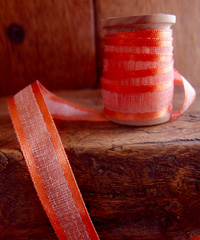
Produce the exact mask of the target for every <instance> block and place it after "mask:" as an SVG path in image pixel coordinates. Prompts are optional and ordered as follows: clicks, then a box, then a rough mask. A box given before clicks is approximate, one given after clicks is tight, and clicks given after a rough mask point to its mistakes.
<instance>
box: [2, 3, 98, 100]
mask: <svg viewBox="0 0 200 240" xmlns="http://www.w3.org/2000/svg"><path fill="white" fill-rule="evenodd" d="M0 9H1V10H0V22H1V25H0V52H1V54H0V96H2V95H6V94H7V95H8V94H13V93H16V92H18V91H19V90H20V89H22V88H23V87H25V86H26V85H28V84H29V83H31V82H33V81H35V80H36V79H38V80H40V81H41V82H42V83H43V84H44V85H45V86H47V87H48V88H49V89H54V90H55V89H73V88H85V87H92V86H94V84H95V83H96V57H95V40H94V19H93V14H94V13H93V4H92V1H91V0H84V1H79V0H72V1H66V0H60V1H55V0H51V1H40V0H35V1H31V0H9V1H3V0H1V1H0ZM13 23H15V24H17V25H19V26H21V27H22V29H23V30H24V34H25V37H24V40H23V41H22V42H21V43H13V42H11V41H10V39H9V38H8V34H7V31H8V27H9V26H10V25H11V24H13ZM13 34H14V35H17V34H18V33H17V32H15V33H13ZM16 37H17V36H16Z"/></svg>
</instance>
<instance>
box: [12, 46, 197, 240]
mask: <svg viewBox="0 0 200 240" xmlns="http://www.w3.org/2000/svg"><path fill="white" fill-rule="evenodd" d="M154 44H155V43H154ZM163 44H165V43H163ZM137 57H138V56H137ZM140 57H141V56H140ZM147 58H148V57H147ZM174 83H175V84H182V85H183V86H184V89H185V101H184V104H183V107H182V109H181V110H180V111H178V112H174V113H172V114H171V120H174V119H175V118H176V117H178V116H179V115H180V114H181V113H183V112H184V111H186V110H187V109H188V107H189V106H190V105H191V104H192V102H193V101H194V99H195V91H194V89H193V88H192V86H191V85H190V84H189V83H188V82H187V80H186V79H184V78H183V77H182V76H181V75H180V74H179V73H178V72H177V71H174ZM104 87H105V86H104ZM8 105H9V111H10V115H11V118H12V122H13V125H14V128H15V131H16V134H17V137H18V140H19V142H20V145H21V148H22V151H23V154H24V158H25V161H26V163H27V166H28V169H29V172H30V175H31V178H32V180H33V183H34V186H35V189H36V191H37V193H38V196H39V198H40V201H41V203H42V205H43V207H44V209H45V211H46V214H47V216H48V217H49V220H50V222H51V224H52V226H53V228H54V230H55V232H56V234H57V236H58V238H59V239H62V240H64V239H68V240H80V239H82V240H87V239H91V240H96V239H99V237H98V235H97V233H96V231H95V228H94V226H93V224H92V222H91V219H90V216H89V214H88V211H87V209H86V207H85V204H84V201H83V198H82V196H81V193H80V191H79V188H78V185H77V183H76V180H75V177H74V175H73V172H72V169H71V167H70V163H69V161H68V158H67V156H66V153H65V150H64V147H63V145H62V143H61V140H60V137H59V134H58V131H57V129H56V126H55V124H54V122H53V118H57V119H62V120H70V121H99V122H100V121H108V120H107V118H106V117H105V115H104V112H103V111H97V110H92V109H88V108H84V107H80V106H78V105H75V104H73V103H70V102H68V101H66V100H63V99H61V98H59V97H57V96H55V95H54V94H52V93H51V92H49V91H48V90H46V89H45V88H44V87H43V86H42V85H41V84H40V83H39V82H38V81H36V82H35V83H33V84H31V85H29V86H28V87H26V88H25V89H23V90H22V91H20V92H19V93H17V94H16V95H15V96H14V97H13V98H11V99H9V101H8ZM52 117H53V118H52ZM193 239H195V240H198V239H200V238H199V237H195V238H193Z"/></svg>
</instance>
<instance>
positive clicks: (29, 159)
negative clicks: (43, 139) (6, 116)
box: [8, 97, 67, 240]
mask: <svg viewBox="0 0 200 240" xmlns="http://www.w3.org/2000/svg"><path fill="white" fill-rule="evenodd" d="M8 108H9V112H10V116H11V119H12V123H13V126H14V129H15V132H16V135H17V138H18V141H19V143H20V146H21V149H22V152H23V155H24V159H25V161H26V164H27V167H28V170H29V172H30V175H31V178H32V181H33V183H34V187H35V189H36V192H37V194H38V197H39V199H40V201H41V203H42V205H43V208H44V210H45V212H46V214H47V216H48V218H49V220H50V222H51V224H52V226H53V228H54V231H55V232H56V234H57V236H58V238H59V239H63V240H64V239H66V240H67V238H66V237H65V233H64V231H63V229H62V227H61V225H60V223H59V221H58V219H57V216H56V214H55V212H54V210H53V209H52V206H51V204H50V202H49V199H48V196H47V194H46V191H45V189H44V186H43V183H42V180H41V178H40V175H39V173H38V169H37V167H36V165H35V161H34V158H33V155H32V151H31V149H30V145H29V143H28V141H27V138H26V135H25V132H24V129H23V127H22V124H21V120H20V118H19V114H18V111H17V107H16V104H15V99H14V97H13V98H10V99H9V100H8Z"/></svg>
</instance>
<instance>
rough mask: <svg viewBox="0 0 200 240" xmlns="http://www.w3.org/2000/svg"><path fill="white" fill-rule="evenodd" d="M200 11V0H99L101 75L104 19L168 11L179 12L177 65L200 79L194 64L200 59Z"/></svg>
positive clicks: (195, 80) (190, 76)
mask: <svg viewBox="0 0 200 240" xmlns="http://www.w3.org/2000/svg"><path fill="white" fill-rule="evenodd" d="M199 11H200V1H199V0H190V1H188V0H176V1H174V0H168V1H165V0H148V1H146V0H140V1H138V0H124V1H120V0H116V1H112V0H107V1H101V0H96V1H95V12H96V19H97V20H96V22H97V46H98V48H97V49H98V50H97V57H98V72H99V75H101V70H102V59H103V48H104V43H103V39H104V34H105V31H104V30H103V28H102V19H105V18H109V17H123V16H137V15H148V14H154V13H167V14H174V15H176V24H175V25H174V26H173V37H174V42H173V45H174V59H175V68H177V70H178V71H179V72H180V73H181V74H182V75H183V76H185V77H186V78H187V79H188V80H189V81H191V83H199V77H198V76H199V75H200V68H199V66H198V64H194V63H198V62H199V61H200V51H199V49H200V46H199V42H200V35H199V34H198V32H199V26H200V18H199Z"/></svg>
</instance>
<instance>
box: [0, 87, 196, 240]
mask: <svg viewBox="0 0 200 240" xmlns="http://www.w3.org/2000/svg"><path fill="white" fill-rule="evenodd" d="M197 91H198V96H197V100H196V102H195V103H194V104H193V105H192V107H191V108H190V109H189V110H188V111H187V112H186V113H184V114H183V115H182V116H181V117H179V118H178V119H177V120H175V121H173V122H168V123H166V124H162V125H158V126H153V127H138V128H136V127H127V126H120V125H117V124H114V123H111V122H107V123H105V122H104V123H95V122H72V121H69V122H67V121H59V120H57V121H56V126H57V128H58V131H59V134H60V136H61V139H62V142H63V144H64V147H65V151H66V153H67V154H68V157H69V160H70V163H71V166H72V169H73V171H74V174H75V176H76V179H77V182H78V185H79V187H80V190H81V192H82V195H83V198H84V200H85V202H86V205H87V208H88V210H89V213H90V215H91V217H92V220H93V222H94V225H95V227H96V229H97V231H98V233H99V236H100V238H101V240H122V239H125V240H126V239H134V240H135V239H136V240H139V239H140V240H155V239H162V240H181V239H183V238H187V237H190V236H193V235H196V234H200V214H199V212H200V201H199V199H200V177H199V176H200V138H199V131H200V114H199V112H200V106H199V98H200V86H198V87H197ZM58 95H60V96H62V97H65V98H66V99H68V100H70V101H72V102H75V103H78V104H81V105H83V106H88V107H92V108H96V109H101V108H102V99H101V93H100V91H99V90H81V91H71V92H65V91H60V92H58ZM182 97H183V96H182V95H181V94H180V92H179V91H178V92H177V94H176V95H175V99H176V100H175V102H176V108H177V107H178V106H179V105H180V104H181V102H182ZM0 105H1V108H0V239H14V240H19V239H52V240H53V239H56V236H55V234H54V232H53V230H52V228H51V226H50V223H49V221H48V219H47V217H46V215H45V213H44V210H43V208H42V206H41V204H40V202H39V199H38V197H37V194H36V192H35V189H34V187H33V184H32V182H31V179H30V176H29V173H28V170H27V167H26V165H25V161H24V158H23V155H22V152H21V150H20V146H19V144H18V142H17V140H16V136H15V133H14V130H13V127H12V124H11V121H10V117H9V115H8V110H7V106H6V98H1V99H0Z"/></svg>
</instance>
